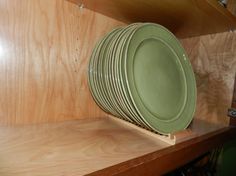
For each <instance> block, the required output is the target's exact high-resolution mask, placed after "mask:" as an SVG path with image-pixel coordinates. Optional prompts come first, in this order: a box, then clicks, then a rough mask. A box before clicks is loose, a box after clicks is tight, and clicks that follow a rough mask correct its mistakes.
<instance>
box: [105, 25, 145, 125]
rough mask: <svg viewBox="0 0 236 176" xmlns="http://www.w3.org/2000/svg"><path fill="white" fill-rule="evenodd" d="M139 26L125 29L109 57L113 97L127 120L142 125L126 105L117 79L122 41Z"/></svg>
mask: <svg viewBox="0 0 236 176" xmlns="http://www.w3.org/2000/svg"><path fill="white" fill-rule="evenodd" d="M136 26H137V24H132V25H130V26H128V27H126V28H124V29H123V30H122V32H120V34H119V35H118V36H117V37H116V38H115V39H114V43H113V45H111V52H110V55H109V58H110V59H109V63H108V64H109V66H108V68H109V73H108V74H109V75H110V76H111V79H110V80H109V85H110V87H111V93H112V94H113V97H114V99H115V101H116V102H117V106H118V107H119V108H120V109H122V111H123V113H125V115H126V116H127V117H128V118H127V120H128V121H132V122H135V123H136V124H139V125H142V123H141V122H140V120H139V119H137V118H135V117H134V116H133V115H132V112H131V109H130V107H129V106H128V105H127V104H126V102H125V101H124V99H125V97H124V94H123V93H121V91H120V89H119V87H118V83H119V82H120V80H119V79H117V77H116V73H115V72H116V67H117V66H116V64H117V60H118V56H119V53H120V47H119V44H120V43H121V41H122V40H124V39H125V37H126V35H127V34H128V33H130V32H132V30H134V29H135V28H136Z"/></svg>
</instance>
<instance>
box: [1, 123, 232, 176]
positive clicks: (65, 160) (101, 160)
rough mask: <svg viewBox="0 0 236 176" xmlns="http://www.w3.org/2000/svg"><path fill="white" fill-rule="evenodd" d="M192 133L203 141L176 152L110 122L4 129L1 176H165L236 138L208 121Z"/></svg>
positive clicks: (182, 146) (187, 143)
mask: <svg viewBox="0 0 236 176" xmlns="http://www.w3.org/2000/svg"><path fill="white" fill-rule="evenodd" d="M198 122H199V121H198ZM211 128H212V129H214V130H213V131H211V132H209V129H211ZM192 129H193V130H195V131H194V132H195V133H198V134H200V136H199V137H197V138H194V139H192V140H188V141H185V142H182V143H180V144H177V145H175V146H170V145H169V144H167V143H164V142H161V141H160V140H157V139H156V138H155V137H152V136H147V135H146V134H145V133H138V132H137V130H135V129H132V128H130V127H127V126H125V125H122V124H121V123H116V121H114V120H111V119H109V118H101V119H87V120H85V119H83V120H75V121H70V122H58V123H51V124H37V125H28V126H17V127H0V156H1V157H0V175H1V176H80V175H84V174H89V173H93V174H92V175H101V176H108V175H122V176H125V175H132V176H134V175H135V176H139V175H140V176H144V175H145V176H149V175H150V176H151V175H161V174H163V173H166V172H168V171H170V170H172V169H175V168H176V167H179V166H181V165H183V164H185V163H187V162H189V161H191V160H192V159H194V158H195V157H198V156H199V155H200V154H203V153H204V152H207V151H208V150H210V149H212V148H214V147H216V146H218V145H221V144H223V143H224V142H225V141H228V140H230V139H231V138H232V137H235V134H236V128H235V129H234V130H233V131H231V130H230V128H229V127H228V128H224V129H221V130H215V129H216V128H215V126H214V125H212V124H210V123H205V122H204V121H202V122H201V123H198V124H196V125H195V127H193V128H192ZM206 132H207V133H206Z"/></svg>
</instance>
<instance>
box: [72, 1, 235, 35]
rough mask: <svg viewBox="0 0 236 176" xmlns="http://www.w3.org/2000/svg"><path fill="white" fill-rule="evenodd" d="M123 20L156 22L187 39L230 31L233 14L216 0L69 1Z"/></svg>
mask: <svg viewBox="0 0 236 176" xmlns="http://www.w3.org/2000/svg"><path fill="white" fill-rule="evenodd" d="M69 1H71V2H73V3H76V4H83V6H84V7H85V8H88V9H91V10H93V11H96V12H99V13H102V14H104V15H106V16H109V17H112V18H115V19H117V20H120V21H123V22H125V23H133V22H155V23H159V24H161V25H163V26H165V27H167V28H168V29H170V30H171V31H172V32H173V33H174V34H175V35H176V36H177V37H179V38H186V37H192V36H199V35H204V34H211V33H218V32H224V31H229V30H231V29H235V28H236V17H235V16H233V15H232V14H231V13H230V12H229V11H228V10H227V9H225V8H224V7H223V6H221V5H220V4H219V3H218V2H217V1H216V0H201V1H199V0H178V1H173V0H165V1H161V0H146V1H143V0H132V1H127V0H112V1H111V0H99V1H95V0H69Z"/></svg>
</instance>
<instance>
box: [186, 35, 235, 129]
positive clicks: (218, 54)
mask: <svg viewBox="0 0 236 176" xmlns="http://www.w3.org/2000/svg"><path fill="white" fill-rule="evenodd" d="M182 44H183V46H184V48H185V49H186V51H187V53H188V55H189V57H190V60H191V62H192V66H193V69H194V72H195V76H196V80H197V91H198V96H197V110H196V113H195V118H198V119H205V120H206V121H208V122H212V123H219V124H222V125H228V123H229V117H227V111H228V108H230V107H231V100H232V96H233V87H234V86H233V85H234V77H235V72H236V32H226V33H219V34H214V35H206V36H201V37H194V38H189V39H184V40H182Z"/></svg>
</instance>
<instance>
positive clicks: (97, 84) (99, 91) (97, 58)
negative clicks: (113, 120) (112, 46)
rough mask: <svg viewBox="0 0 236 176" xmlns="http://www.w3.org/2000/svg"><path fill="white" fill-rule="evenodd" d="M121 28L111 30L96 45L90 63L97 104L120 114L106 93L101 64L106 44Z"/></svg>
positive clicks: (92, 87)
mask: <svg viewBox="0 0 236 176" xmlns="http://www.w3.org/2000/svg"><path fill="white" fill-rule="evenodd" d="M119 30H121V28H117V29H115V30H113V31H111V32H110V33H109V34H107V35H106V36H105V37H104V38H103V39H102V40H101V41H100V42H99V43H98V44H97V45H96V47H95V49H94V51H93V54H92V56H91V61H90V63H89V75H90V76H89V83H90V84H89V85H90V89H91V92H93V93H92V95H93V97H94V99H95V100H96V102H97V104H98V105H99V106H100V107H102V109H106V110H107V111H108V112H110V113H112V114H114V115H116V116H118V114H117V113H116V111H115V110H114V109H113V107H112V106H111V103H110V102H109V101H108V98H107V97H106V94H105V93H104V91H106V90H104V89H103V88H101V87H102V85H101V84H102V83H103V82H102V81H101V79H102V77H103V75H102V74H101V73H100V71H99V68H98V67H99V66H101V62H102V60H103V56H102V53H101V52H102V49H103V47H104V45H106V43H107V42H109V40H110V39H111V38H112V36H113V35H115V34H116V33H117V32H118V31H119Z"/></svg>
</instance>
